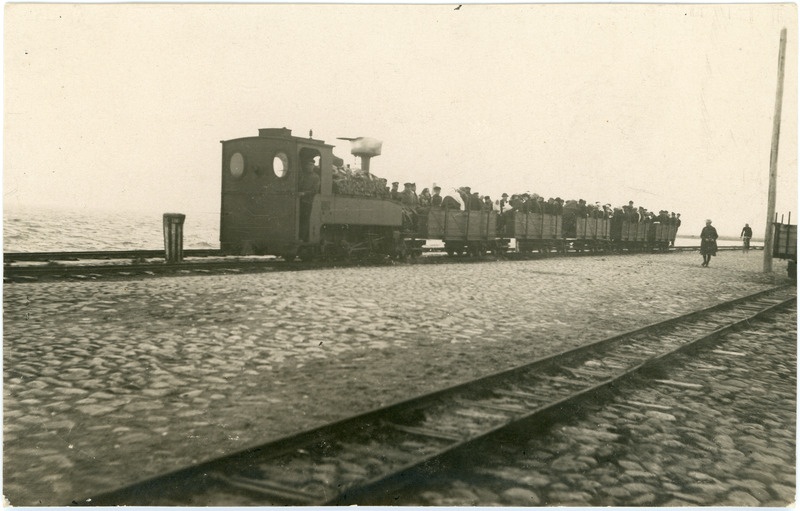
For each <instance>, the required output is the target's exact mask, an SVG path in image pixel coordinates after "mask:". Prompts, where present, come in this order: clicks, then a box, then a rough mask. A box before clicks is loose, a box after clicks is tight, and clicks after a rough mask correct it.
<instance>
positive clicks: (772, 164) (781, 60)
mask: <svg viewBox="0 0 800 511" xmlns="http://www.w3.org/2000/svg"><path fill="white" fill-rule="evenodd" d="M785 63H786V29H785V28H784V29H783V30H781V44H780V50H779V51H778V90H777V91H776V92H775V117H774V118H773V120H772V150H771V151H770V153H769V196H768V197H767V227H766V230H765V232H764V273H771V272H772V217H773V216H775V186H776V181H777V179H778V140H779V139H780V136H781V105H782V103H783V68H784V64H785Z"/></svg>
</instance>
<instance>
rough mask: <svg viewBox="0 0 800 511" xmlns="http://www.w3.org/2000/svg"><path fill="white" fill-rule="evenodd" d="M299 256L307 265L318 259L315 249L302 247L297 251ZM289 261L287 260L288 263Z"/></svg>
mask: <svg viewBox="0 0 800 511" xmlns="http://www.w3.org/2000/svg"><path fill="white" fill-rule="evenodd" d="M297 256H298V257H299V258H300V260H301V261H303V262H304V263H307V262H310V261H313V260H314V259H316V256H317V254H316V250H314V248H313V247H300V248H299V249H297ZM288 260H289V259H287V261H288ZM291 260H294V257H292V259H291Z"/></svg>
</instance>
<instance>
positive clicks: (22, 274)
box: [3, 247, 739, 283]
mask: <svg viewBox="0 0 800 511" xmlns="http://www.w3.org/2000/svg"><path fill="white" fill-rule="evenodd" d="M721 249H723V248H721ZM724 249H731V250H734V249H735V250H739V248H737V247H724ZM687 250H699V247H678V248H672V249H670V251H687ZM425 252H427V255H430V256H440V257H421V258H417V261H416V262H418V263H437V262H450V261H454V260H457V261H468V262H478V261H481V260H487V259H485V258H484V259H481V258H470V257H455V258H451V257H448V258H444V257H441V256H443V255H444V253H443V252H444V249H441V250H440V249H437V248H428V249H427V250H426V251H425ZM555 254H556V252H553V253H552V255H555ZM569 254H571V255H575V256H586V255H597V253H592V252H588V251H586V252H575V251H570V252H569ZM547 255H551V254H539V253H535V254H520V253H509V254H507V257H509V258H535V257H546V256H547ZM184 256H185V257H186V259H185V260H184V261H183V262H180V263H177V264H166V263H165V261H164V260H163V257H164V251H163V250H128V251H84V252H25V253H23V252H7V253H5V254H3V281H4V282H5V283H24V282H39V281H53V280H56V281H57V280H98V279H131V278H146V277H152V276H156V275H204V274H226V273H255V272H263V271H299V270H307V269H318V268H330V267H337V268H340V267H347V266H365V265H385V264H392V261H389V260H387V259H371V258H368V257H367V258H363V259H353V260H335V261H312V262H305V263H303V262H287V261H283V260H281V259H277V258H275V257H269V256H267V257H256V256H253V257H236V256H225V255H224V254H223V253H222V252H221V251H220V250H217V249H201V250H185V251H184Z"/></svg>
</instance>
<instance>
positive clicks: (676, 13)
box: [3, 4, 798, 237]
mask: <svg viewBox="0 0 800 511" xmlns="http://www.w3.org/2000/svg"><path fill="white" fill-rule="evenodd" d="M783 27H786V28H787V29H788V45H787V58H786V78H785V92H784V100H783V122H782V126H781V145H780V155H779V162H778V163H779V165H778V173H779V182H778V203H777V211H778V212H779V213H789V212H791V213H792V216H793V219H794V218H796V217H797V213H798V212H797V207H796V206H797V138H798V137H797V62H798V58H797V13H796V7H795V6H794V5H792V4H784V5H776V4H772V5H770V4H753V5H741V4H739V5H721V4H717V5H705V6H699V5H641V4H639V5H619V4H618V5H600V4H594V5H592V4H588V5H587V4H582V5H569V4H566V5H552V4H551V5H546V4H545V5H505V6H498V5H493V6H492V5H489V6H487V5H483V6H480V5H464V6H463V7H462V8H460V9H459V10H454V5H439V6H434V5H416V6H410V5H403V6H386V5H349V6H342V5H319V4H317V5H253V4H239V5H210V4H205V5H204V4H195V5H175V4H172V5H147V4H139V5H136V4H124V5H123V4H117V5H113V4H105V5H102V4H100V5H79V6H76V5H66V4H49V5H45V4H27V5H15V4H7V5H6V6H5V38H4V50H5V67H4V78H5V105H4V107H5V110H4V120H5V132H4V133H5V135H4V137H5V138H4V180H3V187H4V190H3V192H4V194H3V199H4V207H6V208H9V207H15V206H21V205H49V206H59V207H62V206H63V207H71V208H104V209H138V210H152V211H160V212H167V211H182V212H186V213H188V212H217V211H219V200H220V189H219V188H220V160H221V155H220V150H221V147H220V144H219V141H220V140H223V139H232V138H239V137H244V136H253V135H256V134H257V132H258V129H259V128H267V127H284V126H285V127H287V128H291V129H292V130H293V131H294V134H295V135H300V136H307V135H308V131H309V130H310V129H313V130H314V138H318V139H323V140H325V141H327V142H328V143H331V144H335V145H336V146H337V149H336V150H335V153H336V154H337V155H338V156H340V157H342V158H344V159H345V161H346V162H348V163H355V160H354V158H353V157H352V156H351V155H350V148H349V144H348V143H347V142H345V141H339V140H336V137H341V136H351V137H352V136H370V137H375V138H378V139H381V140H383V142H384V143H383V154H382V155H381V156H379V157H378V158H376V159H374V160H373V162H372V171H373V172H374V173H375V174H377V175H379V176H381V177H386V178H388V179H389V181H400V182H401V183H402V182H405V181H415V182H416V183H417V188H418V190H421V189H422V188H423V187H430V186H432V183H434V182H436V183H437V184H439V185H441V186H442V187H443V188H444V190H445V191H448V190H450V191H452V189H453V188H455V187H458V186H463V185H468V186H471V187H472V189H473V190H474V191H479V192H480V193H481V194H489V195H491V196H492V197H493V198H495V199H496V198H498V197H499V195H500V193H502V192H507V193H509V194H511V193H515V192H524V191H530V192H535V193H538V194H540V195H543V196H545V197H549V196H553V197H555V196H560V197H562V198H564V199H570V198H574V199H577V198H583V199H586V200H587V201H590V202H595V201H600V202H601V203H607V202H608V203H612V204H614V205H620V204H623V203H627V201H628V200H633V201H634V202H635V203H636V204H637V205H643V206H645V207H647V208H648V209H651V210H655V211H658V210H660V209H667V210H671V211H677V212H680V213H682V218H683V220H684V222H683V227H682V232H683V233H690V234H698V233H699V231H700V229H701V228H702V227H703V222H704V220H705V219H706V218H711V219H713V220H714V225H716V226H717V228H718V230H719V231H720V234H722V235H726V234H727V235H738V234H739V231H740V229H741V227H742V226H743V225H744V223H745V222H748V223H750V225H751V226H753V227H754V231H755V234H756V236H757V237H760V236H762V235H763V229H764V225H765V220H766V198H767V185H768V177H769V154H770V144H771V137H772V118H773V112H774V107H775V89H776V83H777V62H778V40H779V35H780V30H781V28H783ZM695 231H696V232H695Z"/></svg>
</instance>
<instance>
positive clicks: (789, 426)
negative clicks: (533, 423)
mask: <svg viewBox="0 0 800 511" xmlns="http://www.w3.org/2000/svg"><path fill="white" fill-rule="evenodd" d="M796 352H797V309H796V307H794V308H793V309H792V310H791V311H787V312H782V313H780V314H778V315H777V316H776V318H775V321H774V322H769V323H765V322H757V323H754V324H753V328H752V329H751V330H746V331H741V332H738V333H734V334H730V335H728V336H726V337H725V339H724V340H723V342H721V343H720V344H718V345H716V346H714V347H713V348H710V349H707V350H703V351H701V352H698V353H697V354H696V355H684V356H680V357H679V358H678V359H677V361H676V363H675V365H674V366H672V367H669V368H666V369H665V370H664V373H663V374H661V375H651V378H653V377H654V379H649V380H645V379H642V378H640V379H636V380H635V381H633V382H632V383H631V384H626V385H624V386H623V387H622V388H621V389H620V388H618V389H617V392H618V393H617V395H615V397H614V398H613V399H612V400H611V402H609V403H606V404H601V403H593V404H592V405H590V406H588V407H587V409H586V410H585V411H584V413H583V414H582V416H581V417H580V418H579V419H576V420H574V421H569V422H564V423H560V424H556V425H554V426H553V427H552V428H551V430H550V431H549V432H547V433H546V434H541V435H539V436H537V437H533V439H532V440H529V441H520V442H518V443H514V445H504V446H499V445H497V446H494V447H493V448H490V447H487V448H485V449H483V450H482V452H473V453H471V455H470V462H471V463H474V465H475V466H476V468H474V469H468V470H466V471H465V472H464V474H462V475H460V476H459V477H457V478H454V477H453V475H452V474H449V477H450V479H449V480H448V481H444V482H442V484H439V485H436V484H433V485H431V487H430V488H427V489H422V488H420V489H419V491H418V494H417V495H414V496H410V497H409V498H404V502H403V503H402V504H403V505H416V506H468V505H482V506H493V505H503V506H617V507H619V506H667V507H686V506H747V507H750V506H770V507H786V506H788V505H790V504H793V503H794V502H795V487H796V484H795V477H796V474H795V464H796V460H795V432H796V420H797V419H796V404H797V399H796V386H797V378H796V375H797V363H796Z"/></svg>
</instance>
